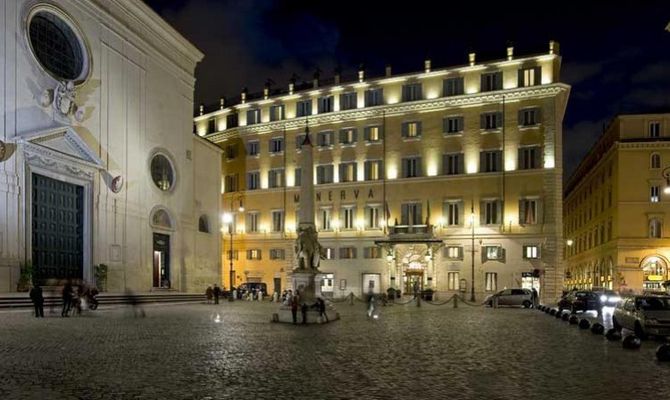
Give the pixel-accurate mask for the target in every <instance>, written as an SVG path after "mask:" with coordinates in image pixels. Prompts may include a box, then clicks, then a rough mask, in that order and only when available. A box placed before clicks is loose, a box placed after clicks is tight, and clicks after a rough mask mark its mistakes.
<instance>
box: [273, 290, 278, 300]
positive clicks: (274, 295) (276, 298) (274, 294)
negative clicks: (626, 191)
mask: <svg viewBox="0 0 670 400" xmlns="http://www.w3.org/2000/svg"><path fill="white" fill-rule="evenodd" d="M278 301H279V292H277V291H276V290H275V291H274V293H272V302H273V303H277V302H278Z"/></svg>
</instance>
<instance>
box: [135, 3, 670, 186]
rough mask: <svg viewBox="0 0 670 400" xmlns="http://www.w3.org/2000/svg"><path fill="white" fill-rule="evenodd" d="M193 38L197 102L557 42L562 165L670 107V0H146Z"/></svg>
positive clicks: (415, 68)
mask: <svg viewBox="0 0 670 400" xmlns="http://www.w3.org/2000/svg"><path fill="white" fill-rule="evenodd" d="M145 1H146V3H147V4H149V5H150V6H151V7H152V8H153V9H154V10H156V11H157V12H158V13H159V14H160V15H161V16H162V17H163V18H165V19H166V20H167V21H168V22H169V23H170V24H171V25H172V26H174V27H175V28H176V29H177V30H178V31H179V32H181V33H182V34H183V35H184V36H185V37H186V38H187V39H189V40H190V41H191V42H192V43H193V44H195V45H196V46H197V47H198V48H199V49H200V50H201V51H202V52H203V53H205V58H204V60H203V61H202V63H200V64H199V66H198V68H197V70H196V78H197V83H196V89H195V103H196V106H197V105H198V104H200V103H204V104H216V103H218V99H219V97H221V96H226V97H228V98H233V97H236V96H239V93H240V91H241V89H242V88H243V87H245V86H246V87H248V89H249V92H250V93H254V92H260V91H261V90H262V88H263V85H264V83H265V82H266V80H267V79H272V80H273V81H274V82H275V84H276V85H277V87H284V86H287V85H288V80H289V78H290V77H291V76H292V75H293V74H294V73H295V74H297V75H298V76H299V80H306V81H309V80H311V79H312V75H313V73H314V71H315V69H316V68H317V67H318V68H319V69H320V70H321V71H322V74H321V76H322V78H328V77H331V76H332V75H333V70H334V69H335V67H337V66H338V65H339V66H341V67H342V69H343V73H344V74H345V75H347V74H353V73H355V71H356V69H357V67H358V65H359V64H360V63H364V64H365V66H366V69H367V70H368V74H373V75H378V74H382V73H383V69H384V66H385V65H386V64H387V63H390V64H391V65H392V66H393V73H394V74H395V73H402V72H411V71H419V70H421V69H422V68H423V60H424V59H425V58H426V57H429V58H431V59H432V60H433V68H434V69H437V68H440V67H446V66H454V65H462V64H465V63H466V61H467V53H468V52H469V51H475V52H476V53H477V59H478V61H479V60H490V59H501V58H504V56H505V48H506V46H507V44H508V43H510V42H511V43H513V45H514V47H515V53H516V54H518V55H524V54H529V53H536V52H546V51H548V42H549V40H552V39H553V40H557V41H559V42H560V44H561V54H562V56H563V68H562V76H561V80H562V81H563V82H565V83H568V84H570V85H572V92H571V95H570V100H569V102H568V109H567V112H566V116H565V121H564V122H565V124H564V127H565V129H564V138H565V140H564V153H565V155H564V157H565V170H566V174H570V173H571V172H572V171H573V170H574V168H575V167H576V165H577V164H578V162H579V160H580V159H581V158H582V157H583V156H584V155H585V154H586V152H587V151H588V149H589V148H590V147H591V145H592V144H593V143H594V141H595V140H596V138H597V137H598V136H599V135H600V133H601V132H602V129H603V125H604V124H606V123H607V122H608V121H609V120H610V119H611V118H612V117H613V116H615V115H616V114H620V113H632V112H642V113H644V112H659V111H670V32H667V31H665V27H666V25H667V24H668V22H670V2H668V1H637V2H633V1H630V2H617V1H580V2H575V1H569V2H568V1H566V2H540V1H533V2H515V3H516V6H515V7H512V6H510V5H509V4H510V3H511V2H502V1H499V2H496V3H491V4H488V3H489V2H482V3H478V2H473V1H464V2H447V1H439V2H438V1H435V2H421V1H411V2H403V3H402V6H396V5H392V2H390V1H388V0H387V1H364V0H358V1H350V0H337V1H317V0H312V1H302V0H295V1H288V0H277V1H264V0H237V1H234V0H145Z"/></svg>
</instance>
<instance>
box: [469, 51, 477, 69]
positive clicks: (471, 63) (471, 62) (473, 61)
mask: <svg viewBox="0 0 670 400" xmlns="http://www.w3.org/2000/svg"><path fill="white" fill-rule="evenodd" d="M475 56H476V53H469V54H468V60H469V61H470V66H473V65H475Z"/></svg>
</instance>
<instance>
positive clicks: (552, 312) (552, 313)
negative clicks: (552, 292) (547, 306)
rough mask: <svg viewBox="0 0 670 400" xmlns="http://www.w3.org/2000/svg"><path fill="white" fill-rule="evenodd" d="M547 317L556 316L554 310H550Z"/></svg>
mask: <svg viewBox="0 0 670 400" xmlns="http://www.w3.org/2000/svg"><path fill="white" fill-rule="evenodd" d="M549 315H551V316H554V315H556V310H554V309H553V308H552V309H551V310H550V311H549Z"/></svg>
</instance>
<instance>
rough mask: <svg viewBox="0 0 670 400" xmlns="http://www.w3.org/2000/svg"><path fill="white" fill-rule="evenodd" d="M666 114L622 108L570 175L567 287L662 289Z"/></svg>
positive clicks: (666, 254) (667, 251)
mask: <svg viewBox="0 0 670 400" xmlns="http://www.w3.org/2000/svg"><path fill="white" fill-rule="evenodd" d="M668 137H670V114H640V115H621V116H618V117H616V118H615V119H614V120H613V121H612V123H611V124H610V125H609V126H608V127H607V129H606V130H605V132H604V133H603V135H602V136H601V137H600V139H599V140H598V142H597V143H596V145H595V146H594V147H593V148H592V149H591V151H590V152H589V154H588V155H587V156H586V158H585V159H584V160H583V161H582V163H581V164H580V165H579V167H578V168H577V170H576V172H575V173H574V174H573V176H572V177H571V178H570V179H569V180H568V183H567V186H566V194H565V203H564V204H565V205H564V217H563V221H564V232H565V237H566V243H567V246H566V248H565V251H566V260H567V263H566V279H565V285H566V287H570V288H572V287H577V288H592V287H605V288H610V289H615V290H622V291H627V290H633V291H636V292H640V291H642V290H647V289H649V290H653V289H660V288H661V283H662V282H663V281H665V280H668V279H670V275H669V274H668V267H669V266H670V263H669V260H670V234H669V233H668V230H667V229H665V227H666V223H668V222H670V221H669V220H666V215H668V214H669V213H670V203H669V199H670V197H668V196H669V195H668V193H667V190H666V188H667V187H668V181H667V176H668V175H667V171H666V170H665V168H666V167H668V166H669V165H670V164H669V163H668V160H670V142H668Z"/></svg>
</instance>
